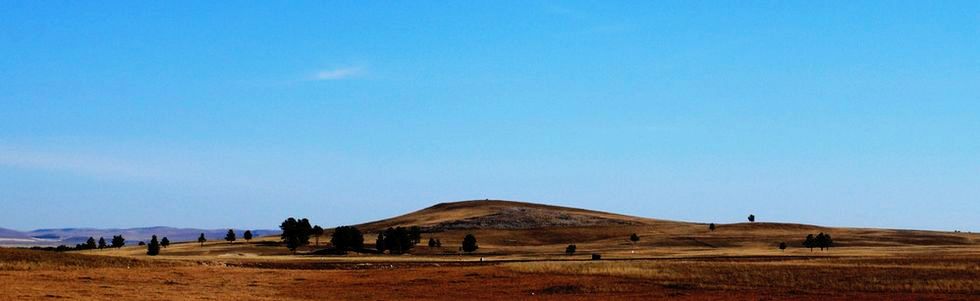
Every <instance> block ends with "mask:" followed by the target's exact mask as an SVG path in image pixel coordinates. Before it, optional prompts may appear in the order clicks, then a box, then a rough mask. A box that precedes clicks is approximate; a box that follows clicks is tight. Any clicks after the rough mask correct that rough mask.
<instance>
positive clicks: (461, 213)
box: [358, 200, 662, 232]
mask: <svg viewBox="0 0 980 301" xmlns="http://www.w3.org/2000/svg"><path fill="white" fill-rule="evenodd" d="M661 222H662V221H658V220H654V219H648V218H642V217H635V216H628V215H621V214H614V213H607V212H601V211H593V210H585V209H578V208H570V207H560V206H552V205H543V204H534V203H525V202H515V201H504V200H473V201H461V202H451V203H439V204H436V205H434V206H431V207H428V208H425V209H422V210H419V211H415V212H411V213H408V214H405V215H401V216H397V217H393V218H389V219H384V220H380V221H375V222H370V223H365V224H361V225H359V226H358V227H360V228H362V229H366V230H369V231H377V230H380V229H385V228H388V227H397V226H402V227H408V226H420V227H422V228H423V229H424V230H426V231H435V232H437V231H446V230H462V229H511V230H513V229H540V228H549V227H585V226H614V225H618V226H644V225H653V224H657V223H661Z"/></svg>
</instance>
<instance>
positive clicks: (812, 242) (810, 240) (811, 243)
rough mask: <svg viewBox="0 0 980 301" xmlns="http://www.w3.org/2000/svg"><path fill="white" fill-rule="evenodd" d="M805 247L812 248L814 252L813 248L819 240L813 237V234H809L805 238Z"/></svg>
mask: <svg viewBox="0 0 980 301" xmlns="http://www.w3.org/2000/svg"><path fill="white" fill-rule="evenodd" d="M803 247H804V248H810V252H813V248H815V247H817V240H816V239H815V238H814V237H813V234H807V236H806V239H805V240H803Z"/></svg>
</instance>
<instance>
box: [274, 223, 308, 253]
mask: <svg viewBox="0 0 980 301" xmlns="http://www.w3.org/2000/svg"><path fill="white" fill-rule="evenodd" d="M279 229H282V235H280V236H279V238H281V239H282V241H283V242H285V243H286V248H289V250H290V251H293V253H296V249H297V248H299V247H302V246H305V245H308V244H310V235H311V234H313V227H311V226H310V221H309V220H307V219H305V218H304V219H300V220H296V219H295V218H292V217H290V218H287V219H286V220H285V221H283V222H282V224H281V225H279Z"/></svg>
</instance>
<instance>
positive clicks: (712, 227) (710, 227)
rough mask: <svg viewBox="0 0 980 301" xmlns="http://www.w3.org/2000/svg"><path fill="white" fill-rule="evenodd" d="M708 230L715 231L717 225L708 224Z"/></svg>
mask: <svg viewBox="0 0 980 301" xmlns="http://www.w3.org/2000/svg"><path fill="white" fill-rule="evenodd" d="M708 230H711V231H715V223H710V224H708Z"/></svg>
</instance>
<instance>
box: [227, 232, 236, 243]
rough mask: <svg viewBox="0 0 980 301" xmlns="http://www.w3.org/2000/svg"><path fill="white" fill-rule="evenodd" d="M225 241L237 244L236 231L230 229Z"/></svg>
mask: <svg viewBox="0 0 980 301" xmlns="http://www.w3.org/2000/svg"><path fill="white" fill-rule="evenodd" d="M225 240H227V241H228V243H234V242H235V230H232V229H228V233H227V234H225Z"/></svg>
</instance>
